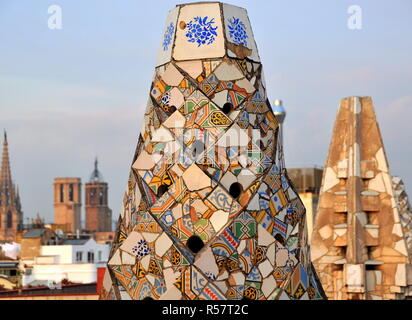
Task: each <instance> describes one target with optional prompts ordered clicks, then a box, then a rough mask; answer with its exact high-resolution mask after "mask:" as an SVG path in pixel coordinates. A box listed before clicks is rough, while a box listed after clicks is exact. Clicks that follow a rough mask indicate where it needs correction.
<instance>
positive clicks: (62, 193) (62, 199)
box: [60, 184, 64, 202]
mask: <svg viewBox="0 0 412 320" xmlns="http://www.w3.org/2000/svg"><path fill="white" fill-rule="evenodd" d="M60 202H64V191H63V185H62V184H61V185H60Z"/></svg>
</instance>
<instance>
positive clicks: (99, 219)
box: [85, 159, 112, 232]
mask: <svg viewBox="0 0 412 320" xmlns="http://www.w3.org/2000/svg"><path fill="white" fill-rule="evenodd" d="M97 164H98V162H97V159H96V160H95V162H94V170H93V172H92V175H91V176H90V180H89V182H88V183H86V195H85V199H86V229H87V230H88V231H91V232H108V231H112V210H111V209H110V208H109V206H108V189H109V186H108V184H107V183H106V182H104V180H103V176H102V175H101V173H100V172H99V170H98V168H97Z"/></svg>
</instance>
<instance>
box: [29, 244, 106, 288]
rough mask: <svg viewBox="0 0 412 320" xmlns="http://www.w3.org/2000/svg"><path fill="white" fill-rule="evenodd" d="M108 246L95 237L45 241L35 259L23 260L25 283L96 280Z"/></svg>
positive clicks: (103, 263)
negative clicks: (51, 243)
mask: <svg viewBox="0 0 412 320" xmlns="http://www.w3.org/2000/svg"><path fill="white" fill-rule="evenodd" d="M109 250H110V246H109V245H107V244H98V243H96V241H95V240H94V239H92V238H89V239H72V240H65V241H63V242H62V243H61V244H57V245H42V246H40V250H39V254H38V255H37V256H35V257H34V259H33V260H27V261H26V260H22V262H23V263H24V264H25V271H24V275H23V279H22V282H23V285H24V286H26V285H30V284H37V285H38V284H50V283H54V284H59V283H61V282H62V281H63V280H67V281H69V282H72V283H94V282H96V281H97V270H98V268H102V267H104V265H105V263H106V261H107V259H108V256H109Z"/></svg>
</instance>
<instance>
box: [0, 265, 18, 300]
mask: <svg viewBox="0 0 412 320" xmlns="http://www.w3.org/2000/svg"><path fill="white" fill-rule="evenodd" d="M19 263H20V262H19V261H18V260H13V259H10V258H7V257H0V292H1V291H2V290H5V289H6V290H10V289H14V288H17V287H19V286H20V285H21V274H20V270H19Z"/></svg>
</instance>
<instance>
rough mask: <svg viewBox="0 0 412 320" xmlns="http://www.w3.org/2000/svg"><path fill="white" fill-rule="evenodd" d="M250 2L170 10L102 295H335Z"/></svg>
mask: <svg viewBox="0 0 412 320" xmlns="http://www.w3.org/2000/svg"><path fill="white" fill-rule="evenodd" d="M278 130H279V124H278V121H277V120H276V117H275V116H274V114H273V111H272V108H271V106H270V104H269V102H268V99H267V96H266V84H265V81H264V77H263V70H262V65H261V61H260V58H259V54H258V51H257V47H256V43H255V40H254V37H253V33H252V29H251V26H250V22H249V19H248V15H247V12H246V10H245V9H243V8H239V7H235V6H231V5H227V4H222V3H217V2H213V3H212V2H207V3H193V4H186V5H178V6H177V7H176V8H174V9H173V10H171V11H170V12H169V15H168V17H167V19H166V24H165V28H164V35H163V37H162V40H161V46H160V50H159V54H158V59H157V63H156V68H155V74H154V77H153V82H152V86H151V91H150V95H149V100H148V104H147V108H146V112H145V116H144V121H143V126H142V129H141V133H140V136H139V140H138V142H137V148H136V153H135V156H134V159H133V161H132V164H131V170H130V178H129V181H128V185H127V188H126V192H125V196H124V199H123V203H122V209H121V212H120V218H119V223H118V230H117V236H116V239H115V241H114V243H113V247H112V251H111V255H110V260H109V262H108V267H107V270H106V274H105V279H104V283H103V289H102V293H101V298H102V299H136V300H142V299H168V300H169V299H212V300H225V299H229V300H237V299H243V298H245V299H251V300H266V299H267V300H275V299H323V297H324V293H323V290H322V288H321V286H320V283H319V281H318V279H317V277H316V274H315V272H314V269H313V267H312V264H311V262H310V256H309V248H308V244H307V232H306V226H305V208H304V207H303V205H302V202H301V201H300V199H299V197H298V195H297V193H296V191H295V190H294V188H293V186H292V185H291V183H290V180H289V178H288V177H287V175H286V171H285V169H282V168H281V167H280V166H279V164H278V163H277V161H278V160H276V159H277V150H276V146H277V137H278Z"/></svg>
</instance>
